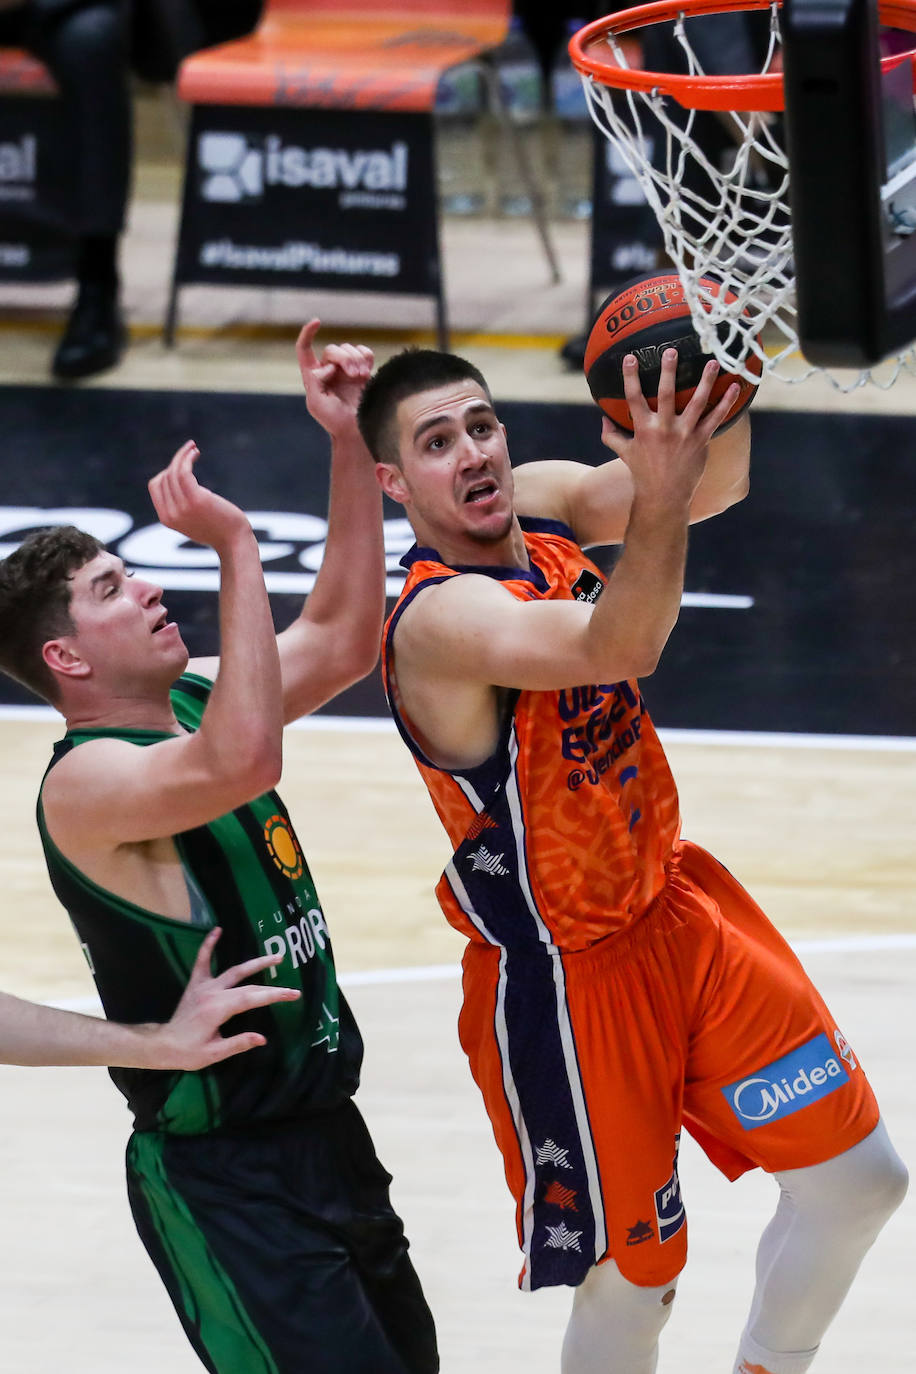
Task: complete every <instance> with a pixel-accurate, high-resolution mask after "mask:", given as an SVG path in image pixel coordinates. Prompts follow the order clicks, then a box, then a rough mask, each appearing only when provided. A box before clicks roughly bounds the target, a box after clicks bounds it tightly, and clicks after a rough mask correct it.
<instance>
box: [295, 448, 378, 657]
mask: <svg viewBox="0 0 916 1374" xmlns="http://www.w3.org/2000/svg"><path fill="white" fill-rule="evenodd" d="M331 454H332V457H331V486H330V494H329V501H328V534H327V539H326V541H325V551H324V557H323V559H322V562H321V567H320V569H319V571H318V576H317V577H316V579H315V586H314V588H313V590H312V592H311V594H310V596H309V599H308V602H307V605H306V614H307V615H308V618H309V619H310V620H312V621H313V622H323V623H326V622H327V621H328V620H329V619H334V618H335V617H337V616H339V615H340V614H341V612H342V611H344V612H345V614H346V618H347V621H348V623H350V624H352V625H354V626H356V625H358V626H359V628H360V631H361V632H362V633H368V634H369V635H370V637H371V638H372V641H373V644H374V645H375V646H376V647H377V645H378V638H379V634H380V633H381V628H382V616H383V613H384V604H385V585H384V584H385V553H384V543H383V539H382V493H381V488H380V487H379V484H378V482H377V481H376V478H375V465H374V463H373V461H372V458H371V456H370V454H369V452H368V450H367V449H366V446H365V444H364V443H363V441H362V439H361V438H360V435H359V432H358V431H357V430H356V429H355V428H354V431H353V433H352V434H347V435H345V436H342V437H339V438H336V439H334V440H332V444H331Z"/></svg>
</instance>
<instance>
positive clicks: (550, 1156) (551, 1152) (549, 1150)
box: [534, 1136, 572, 1169]
mask: <svg viewBox="0 0 916 1374" xmlns="http://www.w3.org/2000/svg"><path fill="white" fill-rule="evenodd" d="M568 1156H569V1150H564V1149H561V1147H560V1146H559V1145H557V1143H556V1142H555V1141H553V1140H551V1139H550V1136H548V1137H547V1139H546V1140H545V1141H544V1144H543V1145H541V1147H540V1148H539V1150H538V1152H537V1155H536V1156H535V1161H534V1162H535V1164H536V1165H540V1164H555V1165H556V1166H557V1168H558V1169H571V1168H572V1165H571V1164H570V1162H569V1158H568Z"/></svg>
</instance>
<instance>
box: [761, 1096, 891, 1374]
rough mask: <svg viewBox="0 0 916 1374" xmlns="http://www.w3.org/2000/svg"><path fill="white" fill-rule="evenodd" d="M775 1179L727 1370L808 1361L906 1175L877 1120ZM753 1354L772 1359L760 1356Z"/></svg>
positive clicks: (776, 1373)
mask: <svg viewBox="0 0 916 1374" xmlns="http://www.w3.org/2000/svg"><path fill="white" fill-rule="evenodd" d="M776 1180H777V1182H778V1183H779V1187H780V1198H779V1205H778V1207H777V1209H776V1215H775V1217H774V1218H773V1220H772V1221H771V1223H770V1225H769V1226H768V1227H767V1229H766V1231H765V1232H764V1233H763V1236H762V1237H761V1241H760V1249H759V1251H758V1254H757V1287H756V1290H755V1292H754V1301H753V1304H752V1307H751V1313H750V1317H749V1319H748V1324H747V1328H746V1331H745V1338H744V1343H743V1344H742V1347H741V1350H740V1351H739V1356H738V1360H737V1362H736V1365H735V1368H736V1369H740V1368H741V1363H742V1360H744V1361H745V1363H746V1364H748V1365H753V1364H756V1365H758V1366H759V1365H760V1364H763V1367H764V1368H767V1369H771V1368H772V1374H783V1369H785V1371H786V1374H795V1371H796V1370H799V1371H801V1370H802V1369H804V1368H806V1367H807V1364H806V1363H805V1362H804V1361H805V1358H807V1363H810V1361H811V1360H812V1359H813V1357H814V1353H815V1351H816V1349H817V1346H818V1345H819V1344H820V1340H821V1337H822V1336H823V1334H824V1332H825V1331H826V1329H827V1327H828V1326H829V1324H830V1322H831V1321H832V1320H833V1318H834V1316H835V1315H836V1313H837V1310H838V1309H839V1307H840V1304H841V1303H842V1301H843V1299H844V1297H845V1296H846V1293H847V1292H848V1290H849V1286H850V1284H851V1283H852V1280H853V1279H854V1278H855V1275H856V1272H857V1270H858V1268H859V1265H860V1264H861V1262H862V1259H863V1257H864V1256H865V1254H866V1252H867V1251H868V1250H869V1248H870V1247H871V1245H872V1242H873V1241H874V1240H875V1237H876V1236H877V1235H878V1232H879V1231H880V1230H881V1228H882V1226H883V1225H884V1223H885V1222H886V1221H887V1219H888V1217H890V1216H891V1215H892V1213H893V1212H894V1211H895V1210H896V1208H897V1207H899V1205H900V1203H901V1202H902V1201H903V1197H904V1194H905V1193H906V1187H907V1172H906V1168H905V1166H904V1164H903V1161H902V1160H901V1159H900V1157H899V1155H898V1154H897V1152H896V1151H895V1150H894V1147H893V1146H892V1145H891V1143H890V1140H889V1139H888V1136H887V1131H886V1130H885V1127H884V1124H883V1122H880V1121H879V1123H878V1125H877V1126H876V1127H875V1129H874V1131H872V1133H871V1135H869V1136H867V1137H866V1138H865V1140H862V1141H860V1142H859V1144H858V1145H855V1146H853V1148H852V1149H851V1150H846V1151H845V1152H844V1153H843V1154H841V1155H837V1156H836V1157H835V1158H834V1159H828V1160H826V1161H825V1163H823V1164H815V1165H813V1166H812V1167H810V1168H807V1169H790V1170H786V1171H785V1172H784V1173H780V1174H777V1175H776ZM745 1347H746V1349H745ZM761 1351H764V1352H768V1353H769V1354H770V1356H771V1357H772V1358H770V1359H769V1360H767V1359H763V1360H761V1358H760V1352H761ZM750 1352H753V1354H754V1356H756V1358H751V1354H750ZM780 1355H782V1356H783V1357H784V1358H783V1359H782V1360H780V1359H779V1358H778V1357H779V1356H780ZM793 1361H794V1363H793Z"/></svg>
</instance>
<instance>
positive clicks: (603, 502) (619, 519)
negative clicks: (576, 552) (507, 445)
mask: <svg viewBox="0 0 916 1374" xmlns="http://www.w3.org/2000/svg"><path fill="white" fill-rule="evenodd" d="M602 442H603V443H604V444H605V446H606V447H607V448H609V449H611V450H613V452H615V453H616V452H617V443H616V436H615V431H614V427H613V425H611V424H610V422H607V423H605V424H603V426H602ZM750 455H751V426H750V419H749V417H748V415H747V412H745V413H744V414H742V415H740V416H739V417H738V419H737V420H736V421H735V423H734V424H733V425H732V426H731V427H730V428H729V429H727V430H725V431H724V433H723V432H719V433H718V434H713V436H712V438H711V439H710V441H709V449H708V455H707V459H706V467H705V469H704V471H703V476H702V478H701V479H700V482H699V484H698V486H697V489H696V491H695V493H694V495H693V498H692V500H691V503H690V523H691V524H696V522H697V521H699V520H708V519H709V517H710V516H712V515H719V514H721V512H722V511H724V510H728V508H729V506H733V505H735V504H736V503H737V502H738V501H742V500H743V499H744V497H745V496H746V495H747V493H748V487H749V469H750ZM514 477H515V509H516V512H517V513H518V514H519V515H537V516H541V517H542V518H545V517H546V518H550V519H555V520H563V521H564V522H565V523H566V524H567V525H569V526H570V528H571V529H572V530H573V532H574V534H575V536H576V539H577V540H578V542H579V543H580V544H581V545H582V546H583V547H584V548H587V547H588V546H589V545H590V544H619V543H621V542H622V540H623V537H624V534H625V533H626V528H627V522H628V521H629V518H630V510H631V507H632V504H633V479H632V476H631V474H630V470H629V468H628V467H627V466H626V464H625V463H619V462H617V463H615V462H607V463H603V464H602V465H601V466H600V467H596V468H595V467H590V466H589V465H588V464H586V463H573V462H564V461H562V460H554V461H541V462H533V463H523V464H522V465H521V466H520V467H518V468H516V469H515V472H514Z"/></svg>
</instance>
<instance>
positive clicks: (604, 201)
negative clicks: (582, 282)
mask: <svg viewBox="0 0 916 1374" xmlns="http://www.w3.org/2000/svg"><path fill="white" fill-rule="evenodd" d="M661 244H662V235H661V230H660V228H659V226H658V221H657V220H656V218H655V215H654V213H653V211H652V210H651V208H650V206H649V205H648V204H647V202H646V198H645V196H644V195H643V191H642V187H641V186H640V185H639V182H638V181H637V180H636V178H635V177H634V175H633V173H632V172H631V171H630V169H629V167H628V166H627V164H626V162H625V161H624V159H623V155H622V154H621V152H620V150H619V148H618V147H617V145H616V143H614V142H613V141H612V140H611V139H609V138H606V137H605V136H604V135H603V134H599V135H597V136H596V139H595V194H594V200H593V208H592V261H591V277H590V281H591V289H592V293H593V295H597V293H598V292H601V294H602V295H605V294H607V292H608V291H610V290H612V289H613V288H614V287H615V286H617V285H618V284H619V283H620V282H623V281H626V280H627V279H628V278H629V277H638V276H639V275H640V273H643V272H652V271H653V270H654V269H655V267H656V265H657V263H658V253H659V249H660V248H661Z"/></svg>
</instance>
